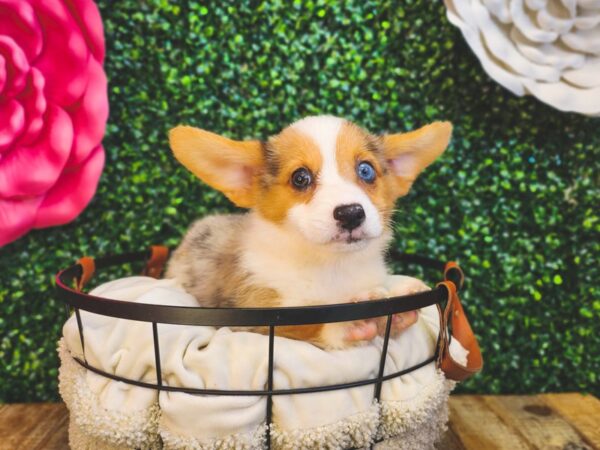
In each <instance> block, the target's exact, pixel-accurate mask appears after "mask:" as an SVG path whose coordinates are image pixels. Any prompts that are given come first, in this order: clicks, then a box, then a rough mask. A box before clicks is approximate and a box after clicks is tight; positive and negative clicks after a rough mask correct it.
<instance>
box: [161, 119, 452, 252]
mask: <svg viewBox="0 0 600 450" xmlns="http://www.w3.org/2000/svg"><path fill="white" fill-rule="evenodd" d="M451 132H452V126H451V125H450V123H448V122H435V123H432V124H430V125H427V126H424V127H423V128H420V129H419V130H416V131H412V132H408V133H399V134H385V135H382V136H375V135H372V134H370V133H368V132H367V131H365V130H363V129H362V128H360V127H358V126H357V125H354V124H353V123H351V122H348V121H345V120H343V119H339V118H337V117H332V116H315V117H307V118H305V119H302V120H300V121H298V122H295V123H294V124H292V125H290V126H289V127H287V128H285V129H284V130H283V131H282V132H280V133H279V134H278V135H276V136H273V137H271V138H269V139H268V140H267V141H266V142H261V141H234V140H231V139H228V138H225V137H222V136H219V135H216V134H214V133H211V132H208V131H204V130H200V129H198V128H192V127H187V126H178V127H176V128H174V129H173V130H171V132H170V134H169V140H170V144H171V148H172V149H173V152H174V154H175V156H176V158H177V159H178V160H179V161H180V162H181V163H182V164H183V165H184V166H185V167H187V168H188V169H189V170H190V171H191V172H193V173H194V174H195V175H196V176H197V177H199V178H200V179H202V180H203V181H204V182H206V183H207V184H209V185H210V186H212V187H214V188H215V189H218V190H220V191H221V192H223V193H224V194H225V195H226V196H227V197H228V198H229V199H230V200H231V201H233V202H234V203H235V204H236V205H238V206H241V207H244V208H253V209H255V210H256V211H258V213H259V214H260V215H261V216H262V217H263V218H265V219H267V220H269V221H271V222H273V223H275V224H277V225H279V226H281V227H284V228H285V229H287V230H289V231H290V232H293V233H297V234H298V235H300V236H302V237H303V238H304V239H306V240H308V241H309V242H312V243H314V244H319V245H327V246H330V247H331V248H332V249H337V250H355V249H360V248H362V247H364V246H365V245H366V244H367V243H368V242H370V241H373V240H376V239H378V238H380V237H381V236H382V235H383V234H384V231H385V230H386V228H387V227H388V223H389V219H390V216H391V213H392V210H393V207H394V203H395V201H396V199H397V198H398V197H400V196H403V195H405V194H406V193H407V192H408V191H409V189H410V187H411V185H412V183H413V181H414V180H415V179H416V177H417V176H418V174H419V173H420V172H421V171H422V170H423V169H425V167H427V166H428V165H429V164H431V163H432V162H433V161H434V160H435V159H436V158H437V157H438V156H440V155H441V154H442V153H443V152H444V150H445V149H446V147H447V145H448V142H449V140H450V134H451Z"/></svg>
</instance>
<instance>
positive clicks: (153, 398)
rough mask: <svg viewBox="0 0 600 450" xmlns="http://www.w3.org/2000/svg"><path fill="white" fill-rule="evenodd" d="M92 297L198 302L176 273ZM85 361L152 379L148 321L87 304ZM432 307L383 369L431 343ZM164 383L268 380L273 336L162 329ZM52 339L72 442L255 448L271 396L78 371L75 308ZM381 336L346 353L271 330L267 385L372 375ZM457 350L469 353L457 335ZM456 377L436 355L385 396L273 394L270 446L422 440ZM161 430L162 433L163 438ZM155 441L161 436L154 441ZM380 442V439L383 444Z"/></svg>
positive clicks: (122, 283)
mask: <svg viewBox="0 0 600 450" xmlns="http://www.w3.org/2000/svg"><path fill="white" fill-rule="evenodd" d="M92 294H94V295H97V296H102V297H108V298H114V299H118V300H126V301H134V302H139V303H150V304H167V305H179V306H197V304H196V302H195V299H194V298H193V297H192V296H190V295H189V294H187V293H186V292H185V291H184V290H183V289H182V288H181V287H180V286H178V285H177V284H176V282H175V281H174V280H168V279H167V280H155V279H153V278H148V277H129V278H123V279H118V280H115V281H112V282H109V283H106V284H103V285H101V286H99V287H97V288H96V289H94V290H93V291H92ZM81 317H82V321H83V325H84V337H85V353H86V357H87V361H88V362H89V363H90V364H91V365H93V366H95V367H98V368H100V369H102V370H104V371H106V372H109V373H113V374H117V375H120V376H123V377H127V378H133V379H137V380H143V381H146V382H150V383H156V372H155V365H154V351H153V337H152V329H151V325H150V324H149V323H143V322H135V321H129V320H122V319H114V318H110V317H106V316H99V315H96V314H90V313H86V312H84V311H82V313H81ZM437 327H438V317H437V310H436V308H435V307H428V308H425V309H424V310H422V311H421V312H420V317H419V321H418V322H417V324H416V325H414V326H413V327H411V328H410V329H409V330H407V331H406V332H405V333H403V334H402V335H401V336H400V337H398V338H396V339H393V340H390V343H389V348H388V358H387V361H386V373H391V372H395V371H398V370H402V369H404V368H407V367H410V366H412V365H414V364H417V363H418V362H420V361H423V360H424V359H426V358H427V357H428V356H430V355H432V354H433V352H434V346H435V341H436V336H437ZM158 331H159V336H160V351H161V366H162V373H163V382H164V384H167V385H170V386H185V387H194V388H212V389H252V390H260V389H264V388H265V386H266V382H267V349H268V337H266V336H263V335H259V334H254V333H247V332H232V331H231V330H229V329H228V328H221V329H215V328H213V327H199V326H180V325H165V324H159V326H158ZM63 335H64V338H63V339H62V340H61V343H60V345H59V354H60V356H61V361H62V367H61V372H60V389H61V395H62V396H63V398H64V400H65V402H66V403H67V406H68V407H69V409H70V411H71V427H70V439H71V445H72V447H73V448H99V446H100V445H106V446H107V447H106V448H134V447H139V448H160V446H161V445H162V446H163V447H164V448H173V449H175V448H181V449H183V448H194V449H196V448H197V449H203V450H204V449H206V450H208V449H255V448H262V445H263V444H264V439H265V432H266V425H265V410H266V398H265V397H253V396H238V397H234V396H199V395H190V394H184V393H172V392H165V391H161V392H160V394H158V395H157V392H156V391H154V390H151V389H146V388H140V387H135V386H132V385H128V384H125V383H122V382H116V381H112V380H110V379H107V378H104V377H101V376H98V375H96V374H94V373H92V372H90V371H87V370H86V369H84V368H82V367H81V366H79V364H77V363H76V362H75V361H74V360H73V359H72V358H71V356H70V355H71V354H73V355H77V356H80V357H81V353H82V352H81V343H80V340H79V335H78V328H77V322H76V320H75V318H74V317H71V318H70V319H69V320H68V321H67V322H66V324H65V325H64V328H63ZM381 346H382V339H381V338H377V339H375V340H374V341H373V342H372V343H370V344H369V345H365V346H362V347H356V348H352V349H348V350H343V351H331V352H327V351H323V350H321V349H319V348H317V347H315V346H313V345H311V344H308V343H305V342H300V341H295V340H291V339H286V338H280V337H276V338H275V360H274V387H275V388H276V389H285V388H298V387H308V386H320V385H326V384H337V383H344V382H350V381H355V380H361V379H366V378H372V377H375V376H376V375H377V370H378V365H379V355H380V352H381ZM451 351H452V352H453V354H454V355H455V356H456V357H457V358H460V359H463V360H464V359H465V358H466V352H465V351H464V349H462V347H460V345H459V344H458V343H457V342H456V341H453V346H452V347H451ZM452 386H453V385H452V383H450V382H447V381H446V380H445V379H444V377H443V375H442V374H441V373H439V372H438V371H437V370H436V368H435V367H434V365H433V364H429V365H427V366H425V367H422V368H421V369H419V370H417V371H414V372H411V373H409V374H406V375H404V376H402V377H400V378H396V379H394V380H390V381H388V382H386V383H384V385H383V389H382V395H381V403H375V402H373V386H364V387H359V388H353V389H343V390H338V391H332V392H323V393H315V394H300V395H293V396H274V397H273V432H272V441H273V447H274V448H280V449H300V448H306V449H316V448H331V449H334V448H340V449H341V448H348V447H362V446H366V445H368V444H369V442H370V441H372V440H373V439H374V438H375V437H376V436H377V437H379V436H381V437H385V438H391V437H393V436H397V438H396V439H395V440H394V444H391V443H390V442H391V441H388V444H389V445H392V446H391V447H389V448H403V447H405V444H406V445H409V444H410V446H408V447H406V448H427V447H428V446H430V445H432V444H433V440H435V438H437V436H438V435H439V432H440V430H443V428H444V424H445V421H446V416H445V414H446V413H445V411H446V400H447V396H448V393H449V391H450V389H451V388H452ZM159 435H160V440H159V438H158V436H159ZM160 441H162V444H161V443H160ZM385 445H386V443H385V442H384V443H382V444H380V445H379V447H380V448H385V447H384V446H385Z"/></svg>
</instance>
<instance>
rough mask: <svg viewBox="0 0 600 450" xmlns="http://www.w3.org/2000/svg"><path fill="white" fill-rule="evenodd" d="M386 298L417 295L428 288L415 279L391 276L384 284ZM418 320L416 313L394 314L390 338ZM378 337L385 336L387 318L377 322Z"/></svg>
mask: <svg viewBox="0 0 600 450" xmlns="http://www.w3.org/2000/svg"><path fill="white" fill-rule="evenodd" d="M386 290H387V293H388V294H387V296H388V297H400V296H402V295H410V294H417V293H419V292H424V291H429V290H430V288H429V286H427V285H426V284H425V283H423V282H422V281H421V280H419V279H417V278H412V277H407V276H403V275H391V276H390V277H389V279H388V280H387V283H386ZM418 319H419V315H418V313H417V311H407V312H404V313H398V314H394V315H393V316H392V325H391V330H390V336H391V337H396V336H398V335H399V334H400V333H402V332H403V331H404V330H406V329H407V328H409V327H410V326H412V325H414V324H415V323H416V322H417V320H418ZM377 325H378V331H379V335H380V336H383V335H384V334H385V328H386V325H387V318H386V317H382V318H380V319H379V320H378V321H377Z"/></svg>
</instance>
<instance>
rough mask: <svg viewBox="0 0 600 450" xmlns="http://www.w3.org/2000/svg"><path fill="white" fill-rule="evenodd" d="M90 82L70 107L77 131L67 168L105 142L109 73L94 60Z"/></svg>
mask: <svg viewBox="0 0 600 450" xmlns="http://www.w3.org/2000/svg"><path fill="white" fill-rule="evenodd" d="M88 74H89V84H88V86H87V89H86V91H85V94H84V95H83V97H82V98H81V101H79V102H77V104H76V106H75V108H74V109H69V110H68V111H69V114H70V115H71V117H72V119H73V128H74V129H75V130H76V131H77V132H76V134H75V141H74V143H73V149H72V150H71V157H70V158H69V162H68V163H67V167H68V168H70V167H72V166H78V165H79V164H81V162H82V161H84V160H85V159H86V158H87V157H88V156H89V154H90V152H91V151H92V150H93V149H94V148H96V147H97V146H98V144H100V142H102V137H103V136H104V130H105V128H106V119H107V118H108V94H107V91H106V75H105V74H104V70H102V66H101V65H100V63H98V62H97V61H96V60H95V59H92V58H90V61H89V68H88Z"/></svg>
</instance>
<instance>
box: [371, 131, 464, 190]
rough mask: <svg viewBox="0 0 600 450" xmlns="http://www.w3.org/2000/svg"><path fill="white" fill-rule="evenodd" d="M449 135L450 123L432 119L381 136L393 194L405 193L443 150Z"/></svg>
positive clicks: (448, 140)
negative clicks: (430, 121)
mask: <svg viewBox="0 0 600 450" xmlns="http://www.w3.org/2000/svg"><path fill="white" fill-rule="evenodd" d="M451 135H452V124H451V123H450V122H434V123H432V124H429V125H426V126H424V127H422V128H419V129H418V130H415V131H411V132H408V133H398V134H386V135H384V136H383V148H384V154H385V159H386V160H387V162H388V165H389V168H390V172H391V174H390V175H391V188H392V192H393V194H394V195H395V196H396V197H401V196H403V195H405V194H407V193H408V191H409V190H410V187H411V186H412V184H413V182H414V181H415V179H416V178H417V176H418V175H419V174H420V173H421V172H422V171H423V169H425V168H426V167H427V166H428V165H430V164H431V163H432V162H434V161H435V160H436V159H437V158H438V157H439V156H440V155H441V154H442V153H444V150H446V147H448V143H449V142H450V136H451Z"/></svg>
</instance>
